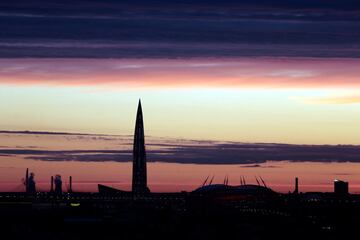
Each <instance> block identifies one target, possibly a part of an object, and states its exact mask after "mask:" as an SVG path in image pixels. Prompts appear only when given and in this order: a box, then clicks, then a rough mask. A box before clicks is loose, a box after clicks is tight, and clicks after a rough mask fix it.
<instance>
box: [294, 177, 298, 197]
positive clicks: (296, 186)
mask: <svg viewBox="0 0 360 240" xmlns="http://www.w3.org/2000/svg"><path fill="white" fill-rule="evenodd" d="M294 194H299V179H298V178H297V177H296V178H295V190H294Z"/></svg>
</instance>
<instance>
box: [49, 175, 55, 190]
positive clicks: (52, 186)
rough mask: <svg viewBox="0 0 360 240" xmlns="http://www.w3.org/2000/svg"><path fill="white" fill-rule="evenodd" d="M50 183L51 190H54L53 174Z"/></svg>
mask: <svg viewBox="0 0 360 240" xmlns="http://www.w3.org/2000/svg"><path fill="white" fill-rule="evenodd" d="M50 182H51V183H50V184H51V188H50V192H54V176H51V180H50Z"/></svg>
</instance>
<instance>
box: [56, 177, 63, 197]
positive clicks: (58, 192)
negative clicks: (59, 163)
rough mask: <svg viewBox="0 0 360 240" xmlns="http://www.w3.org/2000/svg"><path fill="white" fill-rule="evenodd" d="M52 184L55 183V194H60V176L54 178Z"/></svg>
mask: <svg viewBox="0 0 360 240" xmlns="http://www.w3.org/2000/svg"><path fill="white" fill-rule="evenodd" d="M54 183H55V193H56V194H62V180H61V176H60V175H56V176H55V179H54Z"/></svg>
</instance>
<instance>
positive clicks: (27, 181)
mask: <svg viewBox="0 0 360 240" xmlns="http://www.w3.org/2000/svg"><path fill="white" fill-rule="evenodd" d="M28 191H29V168H26V173H25V192H28Z"/></svg>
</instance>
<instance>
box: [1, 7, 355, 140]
mask: <svg viewBox="0 0 360 240" xmlns="http://www.w3.org/2000/svg"><path fill="white" fill-rule="evenodd" d="M20 2H21V4H20V3H19V4H14V3H12V2H10V1H2V2H1V3H0V19H1V21H0V28H1V29H2V30H1V32H0V111H1V124H0V128H1V129H2V130H40V131H65V132H80V133H107V134H132V132H133V127H134V118H135V111H136V105H137V101H138V99H139V98H141V99H142V102H143V110H144V117H145V128H146V134H148V135H153V136H158V137H176V138H178V137H179V138H191V139H214V140H231V141H244V142H282V143H305V144H360V128H359V127H358V123H359V122H360V108H359V103H360V92H359V89H360V80H359V76H360V68H359V65H360V60H359V56H360V51H359V40H360V31H359V29H360V26H359V25H360V23H359V14H358V13H359V9H360V6H359V4H358V3H357V2H356V1H352V0H345V1H331V2H329V3H326V4H324V1H321V0H315V1H309V0H303V1H295V2H294V3H293V4H289V3H288V1H276V4H274V2H273V1H272V2H271V1H265V0H263V1H258V2H257V4H256V5H254V4H253V3H252V1H242V3H241V4H240V3H236V1H230V0H229V1H221V3H220V2H219V1H212V0H208V1H195V2H192V3H190V1H174V2H173V3H171V4H169V3H168V4H160V2H159V1H148V2H147V1H138V3H141V4H140V5H139V4H137V5H134V4H133V3H131V1H121V3H119V2H116V1H110V0H109V1H103V2H101V3H99V2H96V1H77V2H76V3H74V4H73V5H72V6H71V7H70V6H69V5H67V4H65V3H61V2H58V1H42V0H38V1H36V2H38V4H37V5H35V4H28V3H27V2H26V1H20ZM34 6H41V7H34ZM140 6H141V7H140ZM190 6H191V8H189V7H190ZM350 6H351V7H350ZM189 9H191V10H189Z"/></svg>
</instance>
